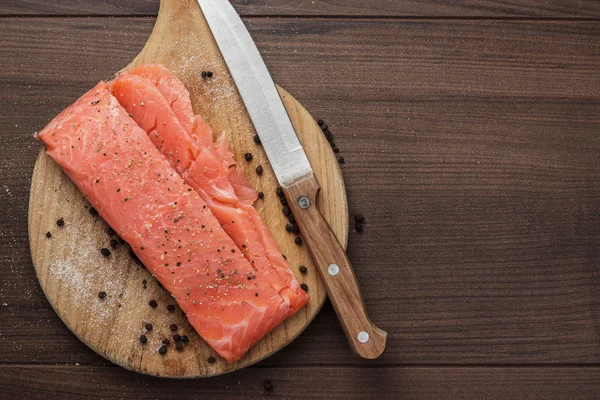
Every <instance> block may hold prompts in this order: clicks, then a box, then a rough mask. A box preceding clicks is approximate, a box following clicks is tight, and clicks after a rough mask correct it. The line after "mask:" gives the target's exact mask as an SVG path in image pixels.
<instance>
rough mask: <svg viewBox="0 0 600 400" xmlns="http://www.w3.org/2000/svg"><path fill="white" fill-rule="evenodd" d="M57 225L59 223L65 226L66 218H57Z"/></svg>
mask: <svg viewBox="0 0 600 400" xmlns="http://www.w3.org/2000/svg"><path fill="white" fill-rule="evenodd" d="M56 225H58V226H64V225H65V220H64V219H62V218H60V219H58V220H56Z"/></svg>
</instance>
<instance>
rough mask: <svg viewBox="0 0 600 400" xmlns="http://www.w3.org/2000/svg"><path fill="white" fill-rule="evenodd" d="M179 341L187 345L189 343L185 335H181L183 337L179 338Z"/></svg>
mask: <svg viewBox="0 0 600 400" xmlns="http://www.w3.org/2000/svg"><path fill="white" fill-rule="evenodd" d="M181 341H182V342H183V343H187V342H189V341H190V338H189V337H187V335H183V336H182V337H181Z"/></svg>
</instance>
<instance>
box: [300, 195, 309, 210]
mask: <svg viewBox="0 0 600 400" xmlns="http://www.w3.org/2000/svg"><path fill="white" fill-rule="evenodd" d="M298 205H299V206H300V208H302V209H307V208H308V207H310V199H309V198H308V197H306V196H301V197H300V198H299V199H298Z"/></svg>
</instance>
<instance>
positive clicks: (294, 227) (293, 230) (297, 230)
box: [290, 225, 300, 233]
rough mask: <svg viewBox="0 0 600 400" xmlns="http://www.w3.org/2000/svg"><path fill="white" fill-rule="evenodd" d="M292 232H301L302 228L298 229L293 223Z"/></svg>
mask: <svg viewBox="0 0 600 400" xmlns="http://www.w3.org/2000/svg"><path fill="white" fill-rule="evenodd" d="M290 232H292V233H298V232H300V229H298V226H297V225H292V229H291V230H290Z"/></svg>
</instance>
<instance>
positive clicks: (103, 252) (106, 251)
mask: <svg viewBox="0 0 600 400" xmlns="http://www.w3.org/2000/svg"><path fill="white" fill-rule="evenodd" d="M100 254H102V255H103V256H104V257H108V256H110V250H109V249H107V248H106V247H103V248H101V249H100Z"/></svg>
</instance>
